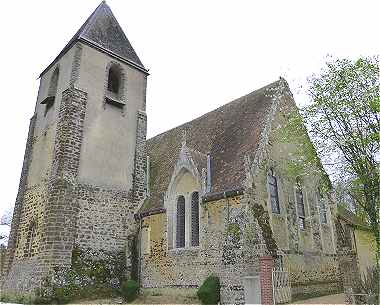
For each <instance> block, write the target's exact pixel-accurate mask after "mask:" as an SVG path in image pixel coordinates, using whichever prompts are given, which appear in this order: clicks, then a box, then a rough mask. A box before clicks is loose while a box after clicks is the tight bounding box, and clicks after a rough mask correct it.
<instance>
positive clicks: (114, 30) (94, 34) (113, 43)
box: [40, 1, 147, 77]
mask: <svg viewBox="0 0 380 305" xmlns="http://www.w3.org/2000/svg"><path fill="white" fill-rule="evenodd" d="M77 41H81V42H83V43H86V44H88V45H90V46H92V47H95V48H97V49H99V50H101V51H104V52H106V53H108V54H110V55H111V56H114V57H116V58H118V59H121V60H123V61H126V62H128V63H130V64H132V65H133V66H135V67H137V68H140V69H141V70H143V71H145V72H147V70H146V69H145V67H144V65H143V64H142V62H141V60H140V59H139V57H138V56H137V54H136V52H135V50H134V49H133V47H132V45H131V43H130V42H129V40H128V38H127V36H126V35H125V33H124V32H123V30H122V28H121V27H120V25H119V23H118V22H117V20H116V18H115V16H114V15H113V13H112V11H111V9H110V7H109V6H108V5H107V4H106V2H105V1H102V2H101V3H100V4H99V6H98V7H97V8H96V9H95V11H94V12H93V13H92V14H91V15H90V17H88V19H87V20H86V22H85V23H84V24H83V25H82V26H81V27H80V29H79V30H78V31H77V32H76V33H75V35H74V36H73V38H71V40H70V41H69V42H68V43H67V45H66V46H65V47H64V48H63V50H62V51H61V52H60V53H59V54H58V56H57V57H56V58H55V59H54V60H53V62H52V63H51V64H50V65H49V66H48V67H47V68H46V69H45V70H44V71H43V72H42V73H41V75H40V77H41V76H42V75H43V74H44V73H45V72H46V71H47V70H48V69H49V68H50V67H51V66H52V65H54V64H55V62H56V61H57V60H58V59H59V58H61V57H62V56H63V55H64V54H65V53H66V52H67V51H68V50H69V49H70V48H71V47H72V45H73V44H74V43H76V42H77Z"/></svg>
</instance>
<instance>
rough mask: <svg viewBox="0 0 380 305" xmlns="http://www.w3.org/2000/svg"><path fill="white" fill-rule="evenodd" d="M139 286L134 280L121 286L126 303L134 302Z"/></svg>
mask: <svg viewBox="0 0 380 305" xmlns="http://www.w3.org/2000/svg"><path fill="white" fill-rule="evenodd" d="M138 292H139V285H138V284H137V283H136V282H135V281H134V280H128V281H125V282H123V283H122V284H121V287H120V294H121V296H122V297H123V299H124V301H128V302H133V301H134V300H135V299H136V298H137V295H138Z"/></svg>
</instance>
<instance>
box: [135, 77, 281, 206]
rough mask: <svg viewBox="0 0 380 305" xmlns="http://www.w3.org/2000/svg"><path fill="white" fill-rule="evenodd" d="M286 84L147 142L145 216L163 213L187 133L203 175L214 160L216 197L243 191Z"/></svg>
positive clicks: (269, 88)
mask: <svg viewBox="0 0 380 305" xmlns="http://www.w3.org/2000/svg"><path fill="white" fill-rule="evenodd" d="M280 82H281V80H279V81H276V82H274V83H272V84H270V85H268V86H266V87H263V88H261V89H259V90H256V91H253V92H251V93H249V94H248V95H245V96H243V97H240V98H238V99H236V100H234V101H232V102H230V103H228V104H226V105H224V106H222V107H220V108H218V109H215V110H213V111H211V112H209V113H207V114H205V115H203V116H201V117H199V118H197V119H195V120H193V121H190V122H188V123H185V124H183V125H181V126H178V127H176V128H174V129H171V130H169V131H167V132H164V133H162V134H159V135H157V136H155V137H153V138H151V139H149V140H147V152H148V155H149V158H150V164H151V165H150V198H148V199H147V200H146V202H145V203H144V204H143V205H142V207H141V209H140V211H139V212H140V213H147V212H148V211H151V210H157V209H162V208H163V196H164V193H165V192H166V190H167V188H168V185H169V183H170V179H171V176H172V173H173V171H174V167H175V165H176V162H177V160H178V156H179V153H180V150H181V147H182V138H183V132H184V130H185V131H186V145H187V146H188V147H189V148H191V149H192V150H193V151H194V153H192V154H191V155H192V157H193V160H194V159H195V160H194V161H195V163H196V164H198V163H201V164H199V165H197V168H198V170H199V168H200V167H203V168H205V167H206V162H207V157H206V158H205V157H203V156H206V155H207V153H210V155H211V176H212V177H211V192H210V193H216V192H222V191H227V190H234V189H242V188H243V182H244V180H245V178H246V177H245V175H246V174H245V169H244V160H245V156H246V155H251V156H252V155H254V153H255V151H256V149H257V148H258V144H259V140H260V139H259V138H260V135H261V132H262V130H263V127H264V125H265V121H266V118H267V115H268V113H269V111H270V108H271V106H272V104H273V99H272V96H273V92H274V91H276V90H277V89H278V88H279V87H280V86H279V84H280Z"/></svg>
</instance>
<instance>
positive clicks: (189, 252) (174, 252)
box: [168, 246, 199, 256]
mask: <svg viewBox="0 0 380 305" xmlns="http://www.w3.org/2000/svg"><path fill="white" fill-rule="evenodd" d="M198 253H199V246H197V247H186V248H175V249H169V250H168V254H169V256H194V255H198Z"/></svg>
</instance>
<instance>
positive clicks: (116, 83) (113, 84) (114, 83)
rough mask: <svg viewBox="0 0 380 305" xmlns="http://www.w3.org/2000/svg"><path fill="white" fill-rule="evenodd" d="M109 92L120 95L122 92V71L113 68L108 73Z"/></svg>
mask: <svg viewBox="0 0 380 305" xmlns="http://www.w3.org/2000/svg"><path fill="white" fill-rule="evenodd" d="M107 89H108V91H110V92H113V93H115V94H116V95H117V94H119V90H120V70H119V69H117V67H116V66H112V67H111V68H110V69H109V71H108V87H107Z"/></svg>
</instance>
